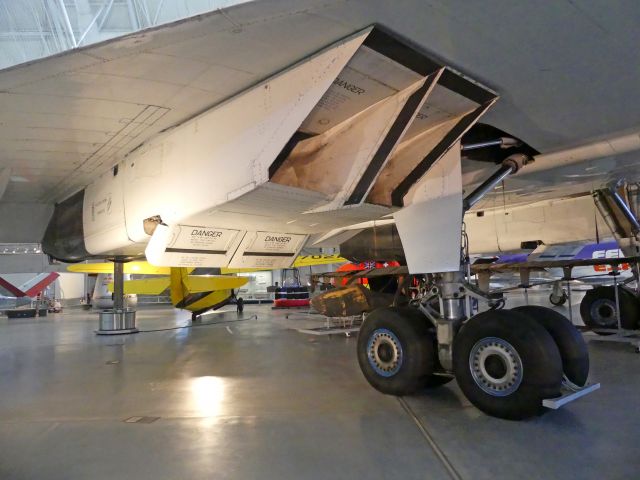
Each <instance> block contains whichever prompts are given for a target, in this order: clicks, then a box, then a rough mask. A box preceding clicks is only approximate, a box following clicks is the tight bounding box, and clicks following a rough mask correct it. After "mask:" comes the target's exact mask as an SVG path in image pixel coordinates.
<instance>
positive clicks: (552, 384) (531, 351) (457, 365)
mask: <svg viewBox="0 0 640 480" xmlns="http://www.w3.org/2000/svg"><path fill="white" fill-rule="evenodd" d="M492 338H493V339H497V340H498V341H500V342H508V344H510V346H511V347H512V348H513V349H514V350H515V352H516V353H517V355H518V357H519V358H520V360H521V363H522V368H521V369H519V372H520V374H519V381H520V383H519V385H518V386H517V387H515V390H514V391H513V392H511V393H508V394H502V396H498V395H495V394H491V393H487V392H486V391H485V390H483V389H482V388H481V387H480V386H479V384H478V383H476V380H475V379H474V376H473V374H472V369H471V363H470V359H471V356H472V351H473V349H474V347H475V346H476V344H478V343H480V342H481V341H492V340H491V339H492ZM485 367H486V364H485ZM453 371H454V373H455V375H456V380H457V381H458V385H460V389H461V390H462V392H463V393H464V394H465V395H466V397H467V398H468V399H469V401H470V402H471V403H473V404H474V405H475V406H476V407H477V408H479V409H480V410H482V411H483V412H485V413H487V414H489V415H492V416H494V417H499V418H505V419H509V420H522V419H525V418H529V417H532V416H535V415H538V414H540V413H542V412H543V411H544V408H543V406H542V400H543V399H545V398H554V397H557V396H559V395H560V387H561V385H562V359H561V357H560V352H559V351H558V347H557V346H556V344H555V342H554V341H553V338H552V337H551V335H549V333H548V332H547V331H546V330H545V329H544V328H543V327H542V326H541V325H539V324H538V323H537V322H535V321H533V320H531V319H530V318H529V317H527V316H526V315H523V314H521V313H518V312H514V311H511V310H489V311H486V312H482V313H479V314H478V315H476V316H474V317H473V318H471V319H470V320H469V321H467V322H466V323H465V324H464V325H463V326H462V328H461V329H460V331H459V332H458V334H457V335H456V338H455V340H454V343H453ZM509 388H514V387H511V385H509Z"/></svg>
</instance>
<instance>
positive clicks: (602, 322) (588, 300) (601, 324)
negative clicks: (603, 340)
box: [580, 286, 640, 330]
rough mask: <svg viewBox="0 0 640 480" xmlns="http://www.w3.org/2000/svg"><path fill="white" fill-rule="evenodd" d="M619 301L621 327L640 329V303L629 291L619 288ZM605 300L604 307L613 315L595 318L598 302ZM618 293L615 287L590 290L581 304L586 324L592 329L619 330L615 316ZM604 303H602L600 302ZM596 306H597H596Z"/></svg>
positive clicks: (583, 319)
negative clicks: (639, 320) (639, 327)
mask: <svg viewBox="0 0 640 480" xmlns="http://www.w3.org/2000/svg"><path fill="white" fill-rule="evenodd" d="M618 299H619V302H620V325H621V326H622V328H625V329H628V330H635V329H636V328H638V325H639V322H638V319H639V318H640V301H638V298H637V297H636V296H635V295H634V294H633V293H632V292H630V291H629V290H627V289H625V288H622V287H618ZM599 300H600V301H601V300H604V302H605V304H604V305H603V306H604V307H605V308H606V309H607V311H612V314H611V315H609V316H607V317H604V316H599V317H597V316H594V315H593V313H594V312H593V311H592V310H593V309H594V308H597V304H596V302H598V301H599ZM615 302H616V292H615V290H614V287H613V286H606V287H605V286H600V287H596V288H594V289H593V290H589V291H588V292H587V293H586V294H585V296H584V298H583V299H582V302H580V316H581V317H582V321H583V322H584V324H585V325H586V326H588V327H590V328H596V329H597V328H618V321H617V319H616V315H615ZM600 303H602V302H600ZM594 304H595V305H594Z"/></svg>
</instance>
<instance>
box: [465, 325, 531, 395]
mask: <svg viewBox="0 0 640 480" xmlns="http://www.w3.org/2000/svg"><path fill="white" fill-rule="evenodd" d="M469 368H470V370H471V376H472V377H473V380H474V381H475V382H476V385H478V387H480V389H481V390H482V391H483V392H485V393H488V394H489V395H491V396H494V397H506V396H507V395H511V394H512V393H513V392H515V391H516V390H518V387H520V384H521V383H522V377H523V374H524V370H523V368H522V359H521V358H520V355H519V354H518V352H517V350H516V349H515V348H514V347H513V345H511V344H510V343H509V342H507V341H506V340H503V339H502V338H497V337H486V338H483V339H481V340H479V341H478V342H476V344H475V345H474V346H473V348H472V349H471V353H470V354H469Z"/></svg>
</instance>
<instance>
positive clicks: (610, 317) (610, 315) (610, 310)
mask: <svg viewBox="0 0 640 480" xmlns="http://www.w3.org/2000/svg"><path fill="white" fill-rule="evenodd" d="M590 310H591V311H590V312H589V313H590V314H591V319H592V320H593V322H594V323H596V324H597V325H599V326H601V327H611V326H612V324H613V323H615V320H616V303H615V302H613V301H611V300H609V299H608V298H599V299H597V300H595V301H594V302H593V303H592V304H591V308H590Z"/></svg>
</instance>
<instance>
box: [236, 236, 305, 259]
mask: <svg viewBox="0 0 640 480" xmlns="http://www.w3.org/2000/svg"><path fill="white" fill-rule="evenodd" d="M306 240H307V235H300V234H294V233H278V232H247V234H246V235H245V237H244V239H243V241H242V243H241V244H240V247H238V250H237V251H236V254H235V255H234V256H233V258H232V259H231V263H230V264H229V267H230V268H286V267H289V266H291V265H292V264H293V261H294V260H295V259H296V256H297V255H298V252H300V250H301V249H302V247H303V246H304V243H305V241H306Z"/></svg>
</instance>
